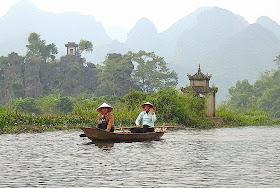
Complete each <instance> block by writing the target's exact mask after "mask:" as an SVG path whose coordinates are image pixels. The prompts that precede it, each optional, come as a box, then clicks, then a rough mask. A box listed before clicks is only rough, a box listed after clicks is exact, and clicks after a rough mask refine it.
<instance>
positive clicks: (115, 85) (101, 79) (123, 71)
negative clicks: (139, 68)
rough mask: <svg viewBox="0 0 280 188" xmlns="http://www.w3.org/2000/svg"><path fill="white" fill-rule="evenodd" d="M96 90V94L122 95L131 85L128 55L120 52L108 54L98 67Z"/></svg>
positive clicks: (131, 69)
mask: <svg viewBox="0 0 280 188" xmlns="http://www.w3.org/2000/svg"><path fill="white" fill-rule="evenodd" d="M99 68H100V69H101V71H100V72H99V73H98V83H99V85H98V88H97V89H98V90H97V91H96V94H97V95H98V96H101V95H118V96H123V95H124V94H126V93H128V92H129V89H130V88H131V87H132V84H133V82H132V79H131V73H132V71H133V68H134V67H133V64H132V63H131V61H130V59H129V58H128V56H125V55H124V56H123V55H121V54H115V53H113V54H108V55H107V57H106V60H105V61H104V62H103V65H101V66H100V67H99Z"/></svg>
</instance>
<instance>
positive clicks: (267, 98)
mask: <svg viewBox="0 0 280 188" xmlns="http://www.w3.org/2000/svg"><path fill="white" fill-rule="evenodd" d="M279 57H280V55H278V56H277V57H276V60H275V61H276V62H277V63H278V65H279ZM279 83H280V67H278V69H277V70H273V71H270V72H264V73H263V74H262V75H261V77H260V79H259V80H257V81H256V82H255V83H254V84H253V85H251V84H249V83H248V81H247V80H243V81H238V82H237V83H236V86H235V87H232V88H230V89H229V93H230V95H231V98H230V101H229V105H230V107H231V108H233V109H240V110H243V111H246V110H248V109H252V108H258V109H260V110H264V111H265V112H267V113H268V114H269V115H270V116H271V117H273V118H279V117H280V97H279V93H280V85H279Z"/></svg>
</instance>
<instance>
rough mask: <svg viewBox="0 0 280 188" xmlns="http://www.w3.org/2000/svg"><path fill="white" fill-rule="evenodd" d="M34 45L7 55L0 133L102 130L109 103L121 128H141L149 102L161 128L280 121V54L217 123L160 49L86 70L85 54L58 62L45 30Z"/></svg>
mask: <svg viewBox="0 0 280 188" xmlns="http://www.w3.org/2000/svg"><path fill="white" fill-rule="evenodd" d="M28 42H29V44H28V45H27V54H26V56H25V57H22V56H19V55H18V54H17V53H14V52H12V53H11V54H9V55H8V56H7V57H0V89H1V93H0V99H1V106H2V107H3V108H2V109H0V134H3V133H13V132H14V133H18V132H29V131H31V132H42V131H48V130H57V129H58V130H61V129H71V128H78V127H81V126H94V127H95V126H96V123H97V121H96V116H97V111H96V110H95V109H96V108H97V107H98V106H99V105H100V104H102V103H103V102H106V103H109V104H111V105H112V106H113V107H114V111H113V114H114V116H115V125H116V126H120V125H121V126H132V125H134V122H135V119H136V117H137V116H138V114H139V113H140V112H141V109H140V105H141V104H142V103H143V102H146V101H150V102H152V103H154V104H155V106H156V114H157V118H158V121H157V122H156V124H157V125H161V124H163V123H164V124H172V125H181V126H186V127H190V128H200V129H201V128H213V127H217V126H248V125H269V124H272V123H275V122H276V121H274V122H273V120H272V119H271V117H272V118H278V119H279V117H280V98H279V93H280V86H279V83H280V70H279V67H280V55H279V56H277V57H276V60H275V62H276V63H277V65H278V70H274V71H271V72H265V73H263V74H262V76H261V78H260V80H258V81H256V82H255V83H254V84H253V85H251V84H250V83H249V82H248V80H243V81H238V82H237V83H236V86H235V87H232V88H230V89H229V93H230V95H231V98H230V100H229V101H227V102H225V103H224V104H222V105H220V106H219V107H218V109H217V112H216V116H218V117H220V118H221V119H220V120H221V121H220V123H218V124H217V123H214V122H212V120H211V119H209V118H207V117H205V113H204V112H205V108H206V106H205V102H206V101H205V98H204V97H201V98H200V97H198V96H197V95H196V94H195V92H194V91H189V92H186V93H182V92H180V91H178V90H176V89H174V88H175V86H176V85H177V82H178V76H177V73H176V72H174V71H170V70H169V68H168V67H167V63H166V62H165V61H164V59H163V58H162V57H158V56H157V55H156V54H154V53H153V52H145V51H142V50H140V51H139V52H138V53H132V52H128V53H127V54H124V55H122V54H116V53H111V54H107V56H106V59H105V61H104V62H102V64H100V65H98V66H95V65H93V64H91V63H88V64H87V66H84V64H85V62H86V61H85V59H83V58H81V57H80V56H63V57H61V59H60V60H55V54H56V53H57V50H56V47H55V45H54V44H50V45H47V44H45V41H44V40H42V39H40V35H38V34H37V33H31V34H30V36H29V38H28ZM83 51H86V52H91V51H92V43H91V42H90V41H87V40H81V41H80V44H79V53H82V52H83Z"/></svg>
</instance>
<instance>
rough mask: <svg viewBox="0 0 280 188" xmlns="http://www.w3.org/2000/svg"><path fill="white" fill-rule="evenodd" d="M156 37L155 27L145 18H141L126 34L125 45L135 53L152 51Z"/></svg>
mask: <svg viewBox="0 0 280 188" xmlns="http://www.w3.org/2000/svg"><path fill="white" fill-rule="evenodd" d="M157 36H158V33H157V29H156V27H155V25H154V24H153V23H152V22H151V21H149V20H148V19H147V18H141V19H140V20H139V21H138V22H137V23H136V24H135V26H134V27H133V28H132V29H131V30H130V31H129V32H128V34H127V40H126V42H125V44H126V45H127V46H128V47H129V48H131V49H133V50H135V51H139V50H142V49H145V50H147V51H154V48H155V41H156V39H157Z"/></svg>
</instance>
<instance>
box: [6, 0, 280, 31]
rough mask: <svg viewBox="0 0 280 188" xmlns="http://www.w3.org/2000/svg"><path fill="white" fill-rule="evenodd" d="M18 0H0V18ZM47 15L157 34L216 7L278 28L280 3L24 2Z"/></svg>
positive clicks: (166, 0) (201, 0)
mask: <svg viewBox="0 0 280 188" xmlns="http://www.w3.org/2000/svg"><path fill="white" fill-rule="evenodd" d="M19 1H20V0H0V16H3V15H5V14H6V12H7V11H8V10H9V8H10V7H11V6H12V5H14V4H16V3H18V2H19ZM28 1H31V2H33V3H34V4H35V5H36V6H37V7H38V8H40V9H42V10H44V11H47V12H56V13H62V12H65V11H75V12H80V13H81V14H85V15H92V16H93V17H94V18H95V20H97V21H100V22H101V23H102V24H103V26H104V27H105V28H107V29H108V28H110V27H114V26H121V27H124V28H125V29H126V30H127V31H129V30H130V29H131V28H132V27H133V26H134V25H135V23H136V22H137V21H138V20H139V19H140V18H142V17H146V18H148V19H149V20H150V21H152V22H153V23H154V25H155V26H156V28H157V29H158V32H162V31H164V30H166V29H167V28H168V27H170V26H171V25H172V24H173V23H174V22H176V21H178V20H179V19H181V18H183V17H185V16H187V15H188V14H189V13H191V12H193V11H195V10H196V9H197V8H199V7H202V6H217V7H220V8H224V9H227V10H229V11H231V12H233V13H235V14H239V15H240V16H243V17H244V18H245V19H246V20H247V21H249V22H250V23H254V22H255V21H256V19H257V18H258V17H260V16H268V17H270V18H271V19H273V20H274V21H276V22H277V23H278V24H280V0H28Z"/></svg>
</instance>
